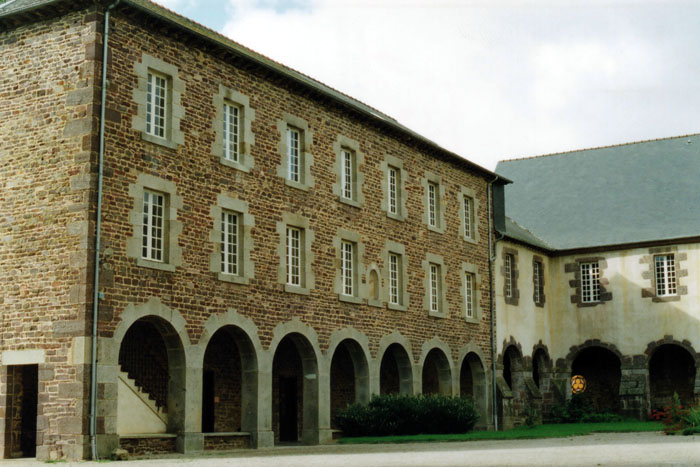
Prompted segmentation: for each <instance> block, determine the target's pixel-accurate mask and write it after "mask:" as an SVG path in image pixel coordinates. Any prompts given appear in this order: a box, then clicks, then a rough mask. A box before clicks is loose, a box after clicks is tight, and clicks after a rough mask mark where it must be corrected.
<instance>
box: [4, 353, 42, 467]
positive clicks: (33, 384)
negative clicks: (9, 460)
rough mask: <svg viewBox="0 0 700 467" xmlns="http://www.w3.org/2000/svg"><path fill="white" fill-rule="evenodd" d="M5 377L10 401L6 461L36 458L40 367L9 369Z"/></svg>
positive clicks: (26, 366)
mask: <svg viewBox="0 0 700 467" xmlns="http://www.w3.org/2000/svg"><path fill="white" fill-rule="evenodd" d="M7 376H8V378H7V385H8V393H9V400H8V405H7V415H6V419H5V420H6V424H5V426H6V430H7V431H8V438H7V439H8V440H9V443H8V444H9V446H8V450H7V452H6V457H15V458H16V457H36V416H37V402H38V390H39V366H38V365H17V366H11V367H9V368H8V371H7Z"/></svg>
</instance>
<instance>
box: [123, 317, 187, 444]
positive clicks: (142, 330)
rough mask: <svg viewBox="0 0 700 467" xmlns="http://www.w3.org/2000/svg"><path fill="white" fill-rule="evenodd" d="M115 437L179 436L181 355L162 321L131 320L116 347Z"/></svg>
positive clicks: (179, 344)
mask: <svg viewBox="0 0 700 467" xmlns="http://www.w3.org/2000/svg"><path fill="white" fill-rule="evenodd" d="M119 370H120V371H119V379H118V383H119V384H118V400H117V414H118V416H117V433H118V434H120V435H126V434H134V433H153V434H157V433H179V432H181V431H182V429H183V426H184V407H185V353H184V349H183V346H182V342H181V341H180V337H179V336H178V334H177V333H176V331H175V330H174V329H173V327H172V326H171V325H170V323H168V322H167V321H165V320H163V319H162V318H159V317H156V316H147V317H145V318H141V319H139V320H137V321H136V322H134V323H133V324H132V325H131V326H130V327H129V329H128V330H127V331H126V333H125V334H124V338H123V339H122V342H121V345H120V347H119Z"/></svg>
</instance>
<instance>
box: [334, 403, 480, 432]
mask: <svg viewBox="0 0 700 467" xmlns="http://www.w3.org/2000/svg"><path fill="white" fill-rule="evenodd" d="M334 420H335V424H336V426H337V427H338V428H339V429H340V430H341V431H342V432H343V436H390V435H416V434H420V433H426V434H430V433H466V432H467V431H469V430H471V429H473V428H474V425H475V424H476V422H477V421H478V420H479V414H478V413H477V411H476V408H475V407H474V402H473V401H472V400H471V399H469V398H464V399H463V398H460V397H448V396H440V395H425V396H424V395H420V396H403V395H395V394H389V395H384V396H374V397H372V399H371V400H370V401H369V404H367V405H360V404H352V405H350V406H348V407H347V408H345V409H341V410H338V412H337V413H336V415H335V418H334Z"/></svg>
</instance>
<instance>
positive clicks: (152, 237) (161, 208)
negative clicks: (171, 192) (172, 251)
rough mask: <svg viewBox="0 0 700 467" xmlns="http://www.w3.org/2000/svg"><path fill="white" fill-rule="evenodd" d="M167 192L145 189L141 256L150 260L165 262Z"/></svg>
mask: <svg viewBox="0 0 700 467" xmlns="http://www.w3.org/2000/svg"><path fill="white" fill-rule="evenodd" d="M165 216H166V194H165V193H161V192H158V191H154V190H144V191H143V228H142V237H141V248H142V249H141V257H142V258H143V259H146V260H148V261H156V262H159V263H163V262H165V259H164V254H165V249H166V245H165V225H166V217H165Z"/></svg>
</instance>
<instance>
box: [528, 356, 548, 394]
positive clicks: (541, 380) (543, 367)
mask: <svg viewBox="0 0 700 467" xmlns="http://www.w3.org/2000/svg"><path fill="white" fill-rule="evenodd" d="M548 362H549V357H548V356H547V352H546V351H545V350H544V349H537V350H536V351H535V354H534V355H533V356H532V379H533V381H534V382H535V385H536V386H537V387H538V388H540V389H542V388H543V387H544V386H546V384H545V379H546V373H547V371H548V370H549V368H548V365H547V364H548Z"/></svg>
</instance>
